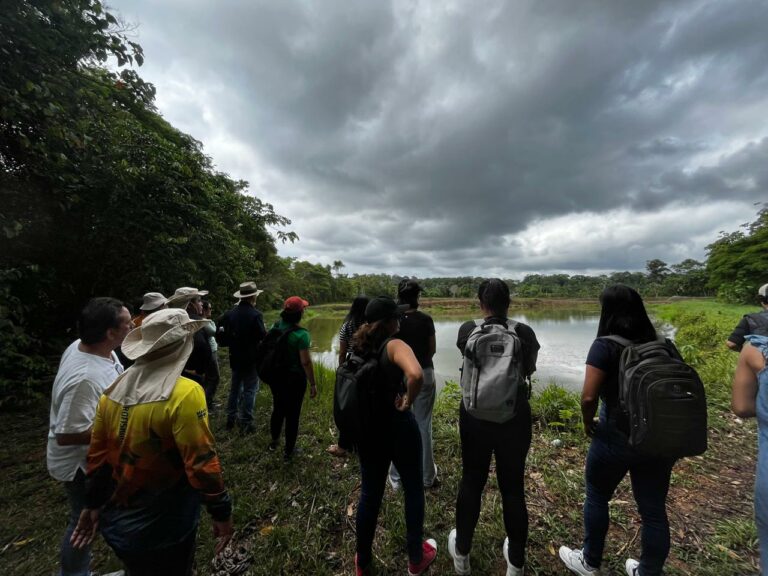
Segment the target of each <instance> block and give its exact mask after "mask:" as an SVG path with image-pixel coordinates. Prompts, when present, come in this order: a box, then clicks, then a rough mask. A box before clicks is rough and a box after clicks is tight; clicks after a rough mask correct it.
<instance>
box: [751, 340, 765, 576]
mask: <svg viewBox="0 0 768 576" xmlns="http://www.w3.org/2000/svg"><path fill="white" fill-rule="evenodd" d="M747 340H749V343H750V344H752V346H755V347H756V348H758V349H759V350H760V351H761V352H762V353H763V356H764V357H765V362H766V366H768V337H766V336H757V335H748V336H747ZM755 411H756V413H757V414H756V416H757V473H756V475H755V523H756V524H757V536H758V540H759V542H760V567H761V570H762V572H761V574H768V368H766V369H763V370H761V371H760V372H759V373H758V375H757V397H756V398H755Z"/></svg>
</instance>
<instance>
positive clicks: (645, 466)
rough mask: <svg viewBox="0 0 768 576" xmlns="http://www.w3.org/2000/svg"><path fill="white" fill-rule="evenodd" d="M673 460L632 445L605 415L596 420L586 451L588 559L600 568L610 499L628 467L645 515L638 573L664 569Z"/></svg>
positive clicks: (648, 574)
mask: <svg viewBox="0 0 768 576" xmlns="http://www.w3.org/2000/svg"><path fill="white" fill-rule="evenodd" d="M674 463H675V460H670V459H659V458H649V457H647V456H642V455H640V454H638V453H637V452H635V450H633V449H632V448H630V446H629V444H628V443H627V437H626V436H625V435H624V434H623V433H622V432H620V431H619V430H618V429H617V428H616V427H615V426H613V425H611V424H609V423H608V422H607V421H606V420H601V421H600V423H599V424H598V426H597V430H596V432H595V435H594V437H593V438H592V444H591V445H590V447H589V453H588V454H587V466H586V481H587V498H586V500H585V502H584V559H585V560H586V561H587V563H588V564H589V565H590V566H594V567H595V568H599V567H600V564H601V563H602V560H603V549H604V547H605V535H606V533H607V532H608V501H609V500H610V499H611V498H612V497H613V493H614V492H615V490H616V487H617V486H618V485H619V482H621V481H622V479H623V478H624V476H626V475H627V472H629V476H630V479H631V481H632V494H633V495H634V497H635V502H636V503H637V509H638V511H639V512H640V517H641V518H642V536H641V544H642V553H641V555H640V572H639V573H640V574H641V575H642V576H655V575H657V574H661V573H662V570H663V568H664V562H665V561H666V559H667V556H668V555H669V520H668V518H667V492H668V491H669V480H670V477H671V475H672V466H673V465H674Z"/></svg>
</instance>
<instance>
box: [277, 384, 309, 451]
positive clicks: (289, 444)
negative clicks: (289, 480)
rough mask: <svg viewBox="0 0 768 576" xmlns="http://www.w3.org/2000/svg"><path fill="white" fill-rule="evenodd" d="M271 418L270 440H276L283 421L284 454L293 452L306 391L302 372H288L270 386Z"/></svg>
mask: <svg viewBox="0 0 768 576" xmlns="http://www.w3.org/2000/svg"><path fill="white" fill-rule="evenodd" d="M271 388H272V419H271V421H270V431H271V433H272V441H273V442H277V440H278V439H279V438H280V432H281V431H282V429H283V422H285V455H286V456H290V455H291V454H293V448H294V447H295V446H296V437H297V436H298V435H299V417H300V416H301V404H302V402H304V394H305V393H306V392H307V377H306V375H305V374H304V373H303V372H302V373H301V374H299V373H298V372H289V373H288V374H287V375H286V377H285V378H283V379H281V381H280V383H279V384H277V385H275V386H272V387H271Z"/></svg>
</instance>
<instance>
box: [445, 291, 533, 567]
mask: <svg viewBox="0 0 768 576" xmlns="http://www.w3.org/2000/svg"><path fill="white" fill-rule="evenodd" d="M478 301H479V304H480V309H481V310H482V312H483V317H484V319H483V321H482V322H480V324H481V326H478V325H477V323H476V322H475V321H472V320H470V321H467V322H465V323H464V324H462V325H461V326H460V327H459V333H458V337H457V341H456V345H457V346H458V348H459V350H460V351H461V354H462V356H464V353H465V350H466V348H467V342H468V340H469V339H470V336H471V335H472V333H473V332H474V331H475V330H482V326H483V325H489V324H498V325H503V326H509V327H510V329H513V330H514V331H515V333H516V335H517V338H518V339H519V341H520V348H519V349H518V350H517V352H516V354H514V355H512V356H510V357H509V361H510V362H515V363H519V364H520V368H521V372H522V376H523V377H524V378H527V377H529V376H530V375H531V374H532V373H533V372H534V371H535V370H536V360H537V357H538V350H539V343H538V340H537V339H536V335H535V333H534V332H533V330H532V329H531V328H530V327H529V326H527V325H525V324H522V323H514V326H513V327H512V324H513V323H512V322H508V318H507V314H508V310H509V305H510V301H511V298H510V294H509V287H508V286H507V284H506V283H505V282H503V281H502V280H500V279H498V278H492V279H490V280H485V281H483V282H482V283H481V284H480V286H479V287H478ZM466 369H467V368H465V370H466ZM507 384H508V386H510V387H511V386H515V385H519V384H521V383H520V382H513V381H508V380H507ZM464 385H465V384H464V383H462V386H464ZM526 388H527V386H518V390H517V399H516V401H515V412H514V415H513V416H511V417H509V418H508V419H505V420H504V421H501V422H500V421H495V420H486V419H483V418H480V417H479V416H475V415H473V414H472V413H470V410H469V408H470V407H469V406H467V405H466V403H465V400H466V396H464V399H463V400H462V402H461V404H460V406H459V434H460V437H461V462H462V476H461V483H460V484H459V493H458V495H457V497H456V528H455V529H453V530H452V531H451V533H450V535H449V536H448V551H449V553H450V555H451V556H452V557H453V560H454V568H455V569H456V573H457V574H469V573H470V563H469V555H470V552H471V549H472V540H473V537H474V533H475V528H476V526H477V520H478V518H479V516H480V505H481V499H482V493H483V490H484V488H485V485H486V483H487V481H488V472H489V468H490V464H491V459H492V458H493V457H494V456H495V459H496V478H497V480H498V484H499V490H500V492H501V497H502V513H503V519H504V528H505V531H506V533H507V538H506V540H505V541H504V544H503V546H502V554H503V556H504V559H505V561H506V563H507V576H519V575H521V574H523V570H524V565H525V552H526V546H527V541H528V509H527V507H526V503H525V489H524V478H525V462H526V458H527V455H528V450H529V448H530V445H531V438H532V423H531V408H530V404H529V402H528V394H527V390H526Z"/></svg>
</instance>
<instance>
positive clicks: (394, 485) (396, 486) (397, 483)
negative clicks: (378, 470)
mask: <svg viewBox="0 0 768 576" xmlns="http://www.w3.org/2000/svg"><path fill="white" fill-rule="evenodd" d="M387 482H389V485H390V486H392V490H394V491H395V492H399V491H400V489H401V488H402V487H403V483H402V482H400V481H399V480H393V479H392V476H390V475H389V474H387Z"/></svg>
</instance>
